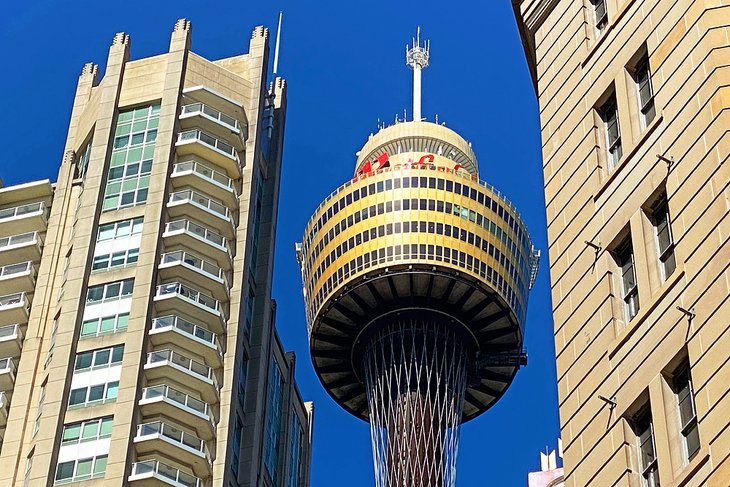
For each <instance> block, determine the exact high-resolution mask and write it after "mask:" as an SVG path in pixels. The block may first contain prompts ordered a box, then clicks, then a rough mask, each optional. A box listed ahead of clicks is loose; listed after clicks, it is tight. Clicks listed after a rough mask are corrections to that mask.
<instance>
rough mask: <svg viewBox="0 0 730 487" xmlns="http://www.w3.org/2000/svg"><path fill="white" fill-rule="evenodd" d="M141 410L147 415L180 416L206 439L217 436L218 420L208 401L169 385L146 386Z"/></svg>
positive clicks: (140, 403)
mask: <svg viewBox="0 0 730 487" xmlns="http://www.w3.org/2000/svg"><path fill="white" fill-rule="evenodd" d="M139 406H140V411H141V412H142V415H143V416H145V417H149V416H160V415H162V416H167V417H169V418H178V419H179V420H180V421H182V422H183V424H186V425H188V426H190V427H191V428H193V429H194V430H195V431H196V433H197V434H198V436H200V437H201V438H203V439H204V440H212V439H213V438H215V424H216V420H215V417H214V416H213V411H212V410H211V408H210V406H208V404H207V403H205V402H203V401H201V400H200V399H197V398H195V397H193V396H191V395H189V394H185V393H184V392H181V391H178V390H177V389H174V388H172V387H170V386H168V385H165V384H161V385H157V386H150V387H145V388H144V389H142V399H140V401H139Z"/></svg>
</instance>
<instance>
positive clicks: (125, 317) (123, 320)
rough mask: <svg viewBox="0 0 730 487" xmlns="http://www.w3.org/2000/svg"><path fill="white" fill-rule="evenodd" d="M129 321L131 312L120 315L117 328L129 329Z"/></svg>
mask: <svg viewBox="0 0 730 487" xmlns="http://www.w3.org/2000/svg"><path fill="white" fill-rule="evenodd" d="M127 321H129V314H128V313H124V314H121V315H119V317H118V318H117V330H126V329H127Z"/></svg>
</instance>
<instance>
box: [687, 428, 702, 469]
mask: <svg viewBox="0 0 730 487" xmlns="http://www.w3.org/2000/svg"><path fill="white" fill-rule="evenodd" d="M685 442H686V445H687V459H688V460H692V458H693V457H694V456H695V455H696V454H697V452H698V451H699V449H700V431H699V428H697V424H696V423H695V424H694V425H693V426H692V428H690V429H689V430H687V432H686V433H685Z"/></svg>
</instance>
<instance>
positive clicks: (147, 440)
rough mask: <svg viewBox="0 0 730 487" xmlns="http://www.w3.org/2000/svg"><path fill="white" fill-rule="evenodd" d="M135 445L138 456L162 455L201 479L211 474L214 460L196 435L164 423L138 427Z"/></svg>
mask: <svg viewBox="0 0 730 487" xmlns="http://www.w3.org/2000/svg"><path fill="white" fill-rule="evenodd" d="M134 445H135V449H136V450H137V454H138V455H150V454H154V453H157V452H159V453H161V454H162V455H165V456H167V457H169V458H174V459H176V460H177V461H179V462H181V463H184V464H186V465H191V466H192V468H193V472H194V473H195V474H196V475H200V476H201V477H208V476H209V475H210V474H211V468H212V465H213V460H212V459H211V457H210V453H209V452H208V447H207V446H206V444H205V442H204V441H203V440H201V439H200V438H198V437H197V436H195V435H192V434H190V433H186V432H185V431H183V430H181V429H178V428H176V427H175V426H172V425H171V424H169V423H165V422H162V421H153V422H151V423H144V424H140V425H139V426H137V436H135V437H134Z"/></svg>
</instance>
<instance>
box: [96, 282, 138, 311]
mask: <svg viewBox="0 0 730 487" xmlns="http://www.w3.org/2000/svg"><path fill="white" fill-rule="evenodd" d="M133 288H134V279H125V280H123V281H115V282H110V283H107V284H99V285H98V286H91V287H90V288H89V290H88V292H87V293H86V305H87V306H88V305H92V304H98V303H102V302H109V301H116V300H119V299H121V298H123V297H126V296H131V295H132V289H133Z"/></svg>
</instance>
